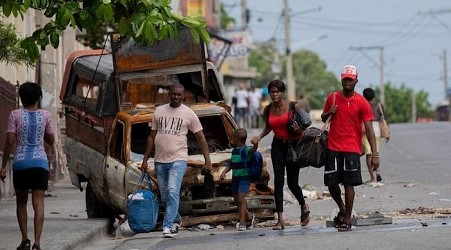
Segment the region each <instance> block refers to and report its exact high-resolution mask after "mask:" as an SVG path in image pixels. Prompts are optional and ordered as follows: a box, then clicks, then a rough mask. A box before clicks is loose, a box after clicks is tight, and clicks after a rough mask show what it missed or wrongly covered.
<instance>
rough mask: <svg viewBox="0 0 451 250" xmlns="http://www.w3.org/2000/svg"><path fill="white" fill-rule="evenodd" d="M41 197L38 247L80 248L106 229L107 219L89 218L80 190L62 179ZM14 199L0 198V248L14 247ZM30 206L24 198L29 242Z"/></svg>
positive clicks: (16, 227)
mask: <svg viewBox="0 0 451 250" xmlns="http://www.w3.org/2000/svg"><path fill="white" fill-rule="evenodd" d="M52 190H53V191H48V192H47V193H46V197H45V214H44V216H45V219H44V230H43V233H42V237H41V247H42V249H45V250H63V249H83V247H84V246H86V245H88V244H89V243H91V242H92V241H95V240H97V239H98V237H100V236H103V235H105V234H106V232H107V220H104V219H98V220H97V219H89V220H88V218H87V215H86V211H85V199H84V192H80V190H78V189H77V188H76V187H74V186H73V185H72V184H71V183H70V180H69V179H68V178H67V179H64V180H61V181H59V182H58V183H56V184H55V187H54V188H52ZM15 202H16V200H15V198H11V199H4V200H1V201H0V232H1V233H0V242H1V244H0V250H11V249H16V248H17V246H18V245H19V244H20V241H21V234H20V230H19V225H18V223H17V218H16V205H15ZM33 214H34V212H33V208H32V204H31V195H30V196H29V199H28V237H29V239H30V240H31V244H33V241H34V240H33V239H34V231H33V228H34V227H33Z"/></svg>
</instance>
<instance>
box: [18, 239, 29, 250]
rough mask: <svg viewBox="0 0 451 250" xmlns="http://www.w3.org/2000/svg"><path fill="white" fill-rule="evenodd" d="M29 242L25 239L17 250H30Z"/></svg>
mask: <svg viewBox="0 0 451 250" xmlns="http://www.w3.org/2000/svg"><path fill="white" fill-rule="evenodd" d="M30 247H31V242H30V240H29V239H26V240H24V241H22V242H21V243H20V245H19V246H18V247H17V250H30Z"/></svg>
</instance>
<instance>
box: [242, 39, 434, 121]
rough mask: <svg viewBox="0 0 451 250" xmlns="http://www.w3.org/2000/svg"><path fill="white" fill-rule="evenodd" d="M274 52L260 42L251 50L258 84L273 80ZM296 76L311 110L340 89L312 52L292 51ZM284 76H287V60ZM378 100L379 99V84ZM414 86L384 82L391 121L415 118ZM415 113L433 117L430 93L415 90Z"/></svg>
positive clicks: (387, 110) (334, 76)
mask: <svg viewBox="0 0 451 250" xmlns="http://www.w3.org/2000/svg"><path fill="white" fill-rule="evenodd" d="M275 53H278V52H277V51H276V50H275V48H274V46H272V45H271V44H259V45H257V46H255V48H253V49H252V50H251V53H250V56H249V64H250V65H251V66H253V67H256V68H257V71H258V72H259V73H260V74H261V76H260V77H259V78H257V79H256V80H257V82H258V83H259V84H258V86H260V87H266V85H267V83H268V82H269V81H271V80H272V79H274V77H275V75H274V73H272V69H271V64H272V62H273V58H274V55H275ZM279 56H280V55H279ZM292 56H293V75H294V79H295V82H296V93H297V95H298V97H299V96H300V95H303V96H305V97H307V98H308V100H309V101H310V105H311V107H312V109H322V108H323V107H324V101H325V99H326V96H327V94H328V93H330V92H332V91H336V90H339V89H341V83H340V80H339V79H338V78H337V76H336V74H335V73H333V72H330V71H328V70H327V65H326V63H325V62H324V61H323V60H322V59H321V58H319V57H318V55H317V54H316V53H314V52H312V51H307V50H299V51H296V52H294V53H293V55H292ZM281 64H282V65H283V69H282V73H281V76H282V77H281V78H284V77H283V76H285V75H286V73H285V72H286V70H285V64H284V59H283V57H282V60H281ZM373 89H374V90H376V99H379V98H380V91H379V88H378V87H373ZM412 91H413V90H412V89H411V88H408V87H406V86H405V85H404V84H403V85H401V86H400V87H396V86H394V85H393V84H391V83H390V82H389V83H386V85H385V111H386V113H387V119H388V121H389V122H390V123H401V122H411V121H412ZM415 100H416V101H415V102H416V110H417V113H416V116H417V117H433V113H434V112H433V110H432V107H431V104H430V103H429V102H428V93H427V92H425V91H423V90H421V91H419V92H417V93H415Z"/></svg>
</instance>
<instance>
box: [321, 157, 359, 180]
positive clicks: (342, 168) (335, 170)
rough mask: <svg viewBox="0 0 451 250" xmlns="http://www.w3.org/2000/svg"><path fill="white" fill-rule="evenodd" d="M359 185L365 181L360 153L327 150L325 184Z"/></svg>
mask: <svg viewBox="0 0 451 250" xmlns="http://www.w3.org/2000/svg"><path fill="white" fill-rule="evenodd" d="M340 183H342V184H344V185H352V186H358V185H361V184H362V183H363V181H362V172H361V168H360V154H357V153H350V152H337V151H332V150H329V151H328V152H327V161H326V166H325V167H324V184H325V185H326V186H332V185H336V184H340Z"/></svg>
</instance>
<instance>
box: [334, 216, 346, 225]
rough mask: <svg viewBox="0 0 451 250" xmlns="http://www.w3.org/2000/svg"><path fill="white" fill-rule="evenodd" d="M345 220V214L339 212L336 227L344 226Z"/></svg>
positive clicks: (336, 217) (335, 221)
mask: <svg viewBox="0 0 451 250" xmlns="http://www.w3.org/2000/svg"><path fill="white" fill-rule="evenodd" d="M344 218H345V213H344V212H338V214H337V216H335V218H334V227H335V228H338V227H339V226H340V225H342V224H344V223H343V219H344Z"/></svg>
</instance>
